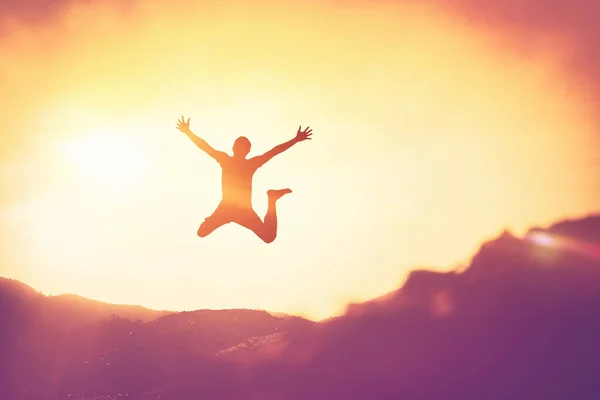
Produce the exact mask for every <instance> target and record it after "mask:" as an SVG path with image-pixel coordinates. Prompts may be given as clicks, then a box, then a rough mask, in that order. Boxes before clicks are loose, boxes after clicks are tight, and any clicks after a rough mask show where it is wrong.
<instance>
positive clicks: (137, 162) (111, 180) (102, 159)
mask: <svg viewBox="0 0 600 400" xmlns="http://www.w3.org/2000/svg"><path fill="white" fill-rule="evenodd" d="M61 150H62V154H63V156H64V157H65V159H66V160H67V161H68V162H70V163H71V164H72V165H73V167H74V168H75V169H76V170H77V172H78V173H79V175H80V176H81V177H82V178H83V179H84V180H89V181H90V182H91V183H93V184H99V183H100V184H104V185H117V186H121V185H126V184H128V183H131V182H133V181H135V180H137V179H140V178H142V177H143V176H144V175H145V173H146V171H147V170H148V167H149V165H148V164H149V163H148V160H147V158H146V157H144V154H143V153H142V151H141V150H140V148H139V147H138V146H136V145H135V143H134V142H133V140H131V139H129V138H127V137H125V136H124V135H119V134H118V133H107V132H93V133H91V134H89V135H85V137H84V139H80V140H77V141H74V142H70V143H66V144H63V145H62V146H61Z"/></svg>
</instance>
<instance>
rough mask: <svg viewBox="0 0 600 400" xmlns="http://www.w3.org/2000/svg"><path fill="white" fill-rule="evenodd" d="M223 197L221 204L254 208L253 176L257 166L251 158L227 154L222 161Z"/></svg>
mask: <svg viewBox="0 0 600 400" xmlns="http://www.w3.org/2000/svg"><path fill="white" fill-rule="evenodd" d="M220 164H221V169H222V171H223V172H222V176H221V185H222V192H223V198H222V199H221V204H222V205H226V206H232V207H235V208H252V178H253V177H254V173H255V172H256V167H255V166H254V165H252V163H251V162H250V160H247V159H240V160H238V159H235V158H233V157H230V156H227V158H224V159H223V160H221V161H220Z"/></svg>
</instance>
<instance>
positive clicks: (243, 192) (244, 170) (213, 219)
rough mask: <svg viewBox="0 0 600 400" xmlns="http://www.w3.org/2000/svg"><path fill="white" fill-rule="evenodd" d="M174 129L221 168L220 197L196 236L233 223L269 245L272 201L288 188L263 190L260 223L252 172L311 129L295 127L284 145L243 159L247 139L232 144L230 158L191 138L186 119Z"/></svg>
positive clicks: (274, 230)
mask: <svg viewBox="0 0 600 400" xmlns="http://www.w3.org/2000/svg"><path fill="white" fill-rule="evenodd" d="M177 129H179V130H180V131H181V132H183V133H185V134H186V135H187V136H188V137H189V138H190V139H191V140H192V142H194V143H195V144H196V146H198V147H199V148H200V149H201V150H203V151H204V152H205V153H206V154H208V155H209V156H211V157H212V158H214V159H215V160H216V161H217V162H218V163H219V164H220V165H221V169H222V171H223V172H222V178H221V186H222V192H223V197H222V199H221V202H220V203H219V205H218V207H217V209H216V210H215V212H213V213H212V215H211V216H209V217H208V218H206V219H205V220H204V222H203V223H202V224H201V225H200V228H199V229H198V236H200V237H206V236H208V235H209V234H210V233H211V232H212V231H214V230H215V229H217V228H218V227H220V226H222V225H225V224H229V223H231V222H235V223H237V224H239V225H241V226H243V227H246V228H248V229H250V230H251V231H253V232H254V233H255V234H256V235H257V236H258V237H259V238H261V239H262V240H263V241H264V242H265V243H271V242H273V241H274V240H275V237H276V236H277V208H276V202H277V200H279V199H280V198H281V197H282V196H284V195H286V194H288V193H291V192H292V191H291V190H290V189H279V190H269V191H267V196H268V199H269V206H268V208H267V215H265V220H264V222H263V221H262V220H261V219H260V217H259V216H258V215H257V214H256V212H255V211H254V209H253V208H252V178H253V176H254V173H255V172H256V170H257V169H258V168H260V167H262V166H263V165H264V164H265V163H266V162H267V161H269V160H270V159H271V158H273V157H275V156H276V155H277V154H279V153H282V152H284V151H286V150H287V149H289V148H290V147H292V146H293V145H295V144H296V143H299V142H302V141H304V140H311V137H310V136H312V133H311V132H312V129H310V128H308V127H307V128H306V129H305V130H302V127H301V126H300V127H298V132H297V133H296V137H295V138H294V139H292V140H290V141H288V142H285V143H283V144H280V145H279V146H275V147H274V148H273V149H271V150H269V151H267V152H266V153H265V154H263V155H260V156H256V157H252V158H246V156H247V155H248V153H250V147H251V144H250V140H248V138H246V137H244V136H241V137H239V138H237V139H236V140H235V142H234V144H233V156H230V155H228V154H226V153H224V152H222V151H218V150H215V149H213V148H212V147H211V146H210V145H209V144H208V143H207V142H206V141H205V140H204V139H201V138H199V137H198V136H196V135H194V134H193V133H192V131H191V130H190V118H188V120H187V121H186V120H185V118H183V117H181V119H180V120H178V121H177Z"/></svg>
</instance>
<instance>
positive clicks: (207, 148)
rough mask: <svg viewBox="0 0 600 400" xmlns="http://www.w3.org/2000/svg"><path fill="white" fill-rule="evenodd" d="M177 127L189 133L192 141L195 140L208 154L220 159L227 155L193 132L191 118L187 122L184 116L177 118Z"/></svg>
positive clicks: (188, 135)
mask: <svg viewBox="0 0 600 400" xmlns="http://www.w3.org/2000/svg"><path fill="white" fill-rule="evenodd" d="M177 129H179V130H180V131H181V132H183V133H185V134H186V135H187V137H189V138H190V139H191V140H192V142H194V144H195V145H196V146H198V147H199V148H200V150H202V151H204V152H205V153H206V154H208V155H209V156H211V157H212V158H214V159H215V160H217V161H219V159H220V158H221V157H222V156H225V155H226V154H225V153H223V152H222V151H218V150H215V149H213V148H212V146H211V145H210V144H208V142H207V141H206V140H204V139H202V138H200V137H198V136H196V135H194V134H193V133H192V131H191V130H190V118H188V120H187V122H186V120H185V118H183V117H181V119H180V120H177Z"/></svg>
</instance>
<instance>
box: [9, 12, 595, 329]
mask: <svg viewBox="0 0 600 400" xmlns="http://www.w3.org/2000/svg"><path fill="white" fill-rule="evenodd" d="M101 4H104V5H98V4H96V5H93V6H89V5H81V6H77V7H70V8H68V9H67V11H66V12H65V13H62V14H61V15H60V16H59V17H57V18H55V19H53V20H52V21H50V22H48V23H46V24H43V25H37V26H36V29H31V26H29V25H24V24H21V25H19V24H15V25H13V26H12V27H11V28H10V30H9V34H8V35H5V36H3V37H2V38H0V53H1V54H3V55H4V54H6V55H8V57H3V62H2V64H0V76H3V77H7V79H4V80H3V81H2V82H1V84H0V95H1V97H2V98H3V99H9V101H8V102H7V104H8V105H9V106H8V107H3V109H2V110H0V117H1V118H2V120H3V121H4V125H3V127H2V128H0V135H1V137H2V139H3V141H4V143H3V146H2V149H1V150H0V163H1V165H2V169H1V172H0V185H1V187H2V197H1V198H0V246H2V248H1V249H0V254H2V256H0V275H3V276H9V277H13V278H16V279H20V280H23V281H25V282H26V283H28V284H30V285H32V286H34V287H35V288H37V289H39V290H42V291H43V292H45V293H48V294H58V293H65V292H75V293H78V294H81V295H83V296H87V297H91V298H95V299H99V300H103V301H109V302H116V303H135V304H142V305H145V306H148V307H153V308H160V309H172V310H184V309H198V308H230V307H243V308H264V309H269V310H273V311H284V312H290V313H299V314H303V315H307V316H309V317H313V318H322V317H326V316H330V315H333V314H335V313H338V312H340V311H342V310H343V308H344V306H345V304H347V302H349V301H360V300H365V299H368V298H372V297H375V296H378V295H381V294H383V293H385V292H387V291H390V290H392V289H394V288H396V287H398V286H399V284H400V283H401V282H402V279H403V278H404V277H405V274H406V272H407V271H409V269H410V268H411V267H421V266H439V267H441V268H450V267H452V266H453V265H455V264H456V263H460V262H463V261H464V260H466V259H467V258H468V256H470V255H471V254H472V252H473V251H474V250H475V249H476V248H477V245H478V243H479V242H480V241H481V240H482V239H485V238H487V237H489V236H490V235H494V234H496V233H498V232H499V231H500V230H501V229H503V228H505V227H509V228H510V229H514V230H516V231H517V232H522V230H523V229H524V228H526V227H528V226H530V225H533V224H546V223H549V222H552V221H554V220H556V219H559V218H562V217H564V216H577V215H582V214H585V213H589V212H593V211H600V206H599V205H598V202H597V199H598V197H599V196H600V188H599V187H598V184H597V183H598V182H599V181H600V179H599V178H600V172H599V171H600V168H599V166H598V162H597V160H598V158H597V155H596V154H595V153H597V150H596V149H597V148H598V144H599V143H598V139H597V135H596V133H595V132H597V130H598V127H597V126H596V125H595V120H594V114H593V107H592V101H591V99H590V98H587V97H586V95H587V93H588V92H586V91H585V90H581V87H582V85H585V82H584V81H582V78H581V77H574V76H572V75H571V74H570V73H569V70H568V69H567V67H568V65H569V60H570V56H571V54H570V53H569V49H570V48H571V47H570V44H571V43H570V42H569V39H568V38H567V37H562V36H560V35H557V34H550V33H539V34H537V35H536V36H535V37H532V36H528V40H529V41H530V43H532V44H533V45H532V46H531V48H530V49H529V51H527V52H525V51H523V49H522V47H521V46H520V45H522V44H523V38H522V37H519V36H512V35H513V33H512V32H502V31H498V30H494V31H491V30H490V31H482V30H480V29H481V28H477V27H474V26H473V27H469V26H465V25H463V19H461V18H458V16H456V15H454V14H452V13H449V12H446V10H443V9H433V8H430V7H427V8H419V7H417V6H414V7H408V6H405V5H398V4H397V5H393V4H386V5H385V6H383V5H378V6H374V5H372V3H368V2H367V3H358V2H357V3H355V5H354V6H352V7H350V6H346V7H340V6H339V5H337V6H336V5H334V4H331V3H329V4H322V5H317V4H315V3H310V2H303V3H301V2H291V1H284V2H271V3H268V2H262V3H261V4H262V5H260V6H259V5H257V4H258V3H253V4H254V5H255V6H254V7H252V8H250V7H248V6H247V5H246V6H242V4H248V3H247V2H246V3H243V2H231V1H222V2H215V3H205V5H199V4H196V5H192V6H186V7H182V6H178V7H172V6H169V3H167V2H158V1H145V2H143V4H142V3H140V4H139V5H137V6H134V7H132V8H130V9H128V10H127V11H126V12H124V11H123V10H122V9H119V8H117V7H116V6H115V5H114V4H115V3H111V2H104V3H101ZM369 4H371V5H369ZM490 29H491V28H490ZM512 43H514V44H515V47H513V46H512V45H511V44H512ZM517 44H518V45H519V46H516V45H517ZM532 49H533V50H532ZM182 114H184V115H186V116H190V117H191V127H192V130H193V131H194V132H195V133H196V134H198V135H200V136H201V137H203V138H205V139H206V140H207V141H209V142H210V143H211V144H212V145H213V146H214V147H216V148H218V149H222V150H226V151H230V149H231V145H232V143H233V140H234V139H235V138H236V137H238V136H240V135H245V136H248V137H249V138H250V139H251V141H252V143H253V151H252V153H251V154H253V155H254V154H257V153H258V152H262V151H265V150H268V149H269V148H270V147H272V146H273V145H276V144H279V143H281V142H284V141H287V140H289V139H291V138H292V137H293V136H294V134H295V131H296V129H297V127H298V125H300V124H302V125H303V126H304V125H310V126H311V127H312V128H313V130H314V140H312V141H310V142H305V143H301V144H299V145H297V146H296V147H294V148H293V149H291V150H290V151H289V152H287V153H285V154H283V155H281V156H278V157H277V158H276V159H275V160H273V161H272V162H271V163H270V164H267V165H266V166H265V167H264V168H262V169H261V170H259V172H258V173H257V175H256V177H255V189H254V201H255V208H256V209H257V211H258V212H259V214H261V215H262V214H263V213H264V212H265V210H266V196H265V192H266V190H267V189H270V188H279V187H290V188H292V189H293V190H294V193H293V194H292V195H290V196H286V197H285V198H284V199H282V200H281V202H280V203H279V209H278V211H279V217H280V223H279V226H280V228H279V237H278V238H277V240H276V241H275V242H274V243H273V244H270V245H265V244H264V243H262V242H261V241H260V240H259V239H257V238H256V237H254V236H253V234H251V233H250V232H248V231H246V230H245V229H243V228H240V227H237V226H233V225H229V226H226V227H223V228H220V229H219V230H217V231H215V233H213V234H212V235H211V236H209V237H208V238H206V239H199V238H198V237H196V230H197V228H198V225H199V224H200V223H201V222H202V220H203V218H204V217H206V216H208V215H209V214H210V213H211V212H212V211H213V209H214V207H215V206H216V204H217V202H218V200H219V196H220V188H219V184H220V176H219V172H220V171H219V168H218V165H217V164H216V163H214V161H212V160H211V159H210V158H208V157H207V156H205V155H204V154H203V153H202V152H201V151H200V150H198V149H197V148H195V147H194V145H193V144H192V143H191V142H189V140H188V139H187V138H186V137H185V136H184V135H183V134H181V133H179V132H177V131H176V130H175V123H176V121H177V118H178V117H179V116H181V115H182ZM594 135H596V137H595V136H594ZM594 160H596V161H594Z"/></svg>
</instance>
